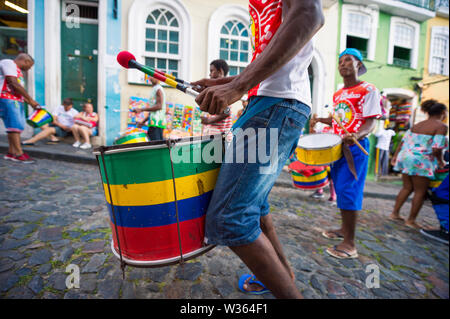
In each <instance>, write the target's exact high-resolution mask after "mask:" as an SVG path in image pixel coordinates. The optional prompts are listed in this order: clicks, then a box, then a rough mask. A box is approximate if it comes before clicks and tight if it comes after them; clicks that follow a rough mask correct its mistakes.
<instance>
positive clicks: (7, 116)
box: [0, 99, 25, 133]
mask: <svg viewBox="0 0 450 319" xmlns="http://www.w3.org/2000/svg"><path fill="white" fill-rule="evenodd" d="M0 117H1V118H2V119H3V123H4V124H5V128H6V132H8V133H21V132H22V131H23V130H24V129H25V109H24V105H23V103H22V102H19V101H15V100H9V99H0Z"/></svg>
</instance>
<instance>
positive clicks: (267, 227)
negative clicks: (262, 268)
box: [243, 214, 295, 291]
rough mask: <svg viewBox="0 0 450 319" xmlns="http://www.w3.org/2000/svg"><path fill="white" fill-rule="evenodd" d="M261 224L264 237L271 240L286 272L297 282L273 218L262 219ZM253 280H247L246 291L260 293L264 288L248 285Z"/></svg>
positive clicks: (268, 215) (268, 216) (244, 286)
mask: <svg viewBox="0 0 450 319" xmlns="http://www.w3.org/2000/svg"><path fill="white" fill-rule="evenodd" d="M260 224H261V230H262V231H263V233H264V235H266V237H267V238H268V239H269V241H270V243H271V244H272V246H273V248H274V249H275V251H276V253H277V255H278V258H279V259H280V261H281V263H282V264H283V266H284V267H285V268H286V271H287V272H288V273H289V276H291V278H292V281H294V282H295V274H294V271H293V270H292V268H291V266H290V265H289V262H288V260H287V258H286V256H285V254H284V251H283V246H282V245H281V243H280V240H279V239H278V235H277V233H276V231H275V227H274V225H273V220H272V216H271V215H270V214H267V215H266V216H263V217H261V219H260ZM250 279H251V278H249V279H247V282H246V283H245V284H244V285H243V288H244V290H248V291H260V290H263V289H264V288H263V287H261V286H260V285H258V284H248V282H249V281H250Z"/></svg>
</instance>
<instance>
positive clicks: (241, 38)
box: [220, 20, 251, 76]
mask: <svg viewBox="0 0 450 319" xmlns="http://www.w3.org/2000/svg"><path fill="white" fill-rule="evenodd" d="M220 59H223V60H225V61H227V63H228V65H229V67H230V72H229V75H230V76H233V75H237V74H239V73H241V72H242V71H243V70H244V69H245V67H246V66H247V65H248V64H249V63H250V60H251V50H250V38H249V31H248V29H247V27H246V26H245V25H244V24H243V23H242V22H240V21H238V20H231V21H227V22H226V23H225V24H224V25H223V27H222V29H221V30H220Z"/></svg>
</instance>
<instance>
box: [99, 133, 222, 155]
mask: <svg viewBox="0 0 450 319" xmlns="http://www.w3.org/2000/svg"><path fill="white" fill-rule="evenodd" d="M219 136H220V138H221V139H223V137H224V135H223V134H218V135H208V136H192V137H184V138H179V139H170V141H173V142H175V145H176V146H183V145H190V144H192V143H193V142H208V141H211V140H214V139H216V138H217V137H219ZM167 141H169V140H164V141H150V142H143V143H133V144H123V145H113V146H106V147H98V148H95V149H94V151H93V152H92V153H93V154H94V155H101V153H102V151H103V153H104V154H116V153H124V152H133V151H143V150H151V149H161V148H168V145H167Z"/></svg>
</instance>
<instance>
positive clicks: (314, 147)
mask: <svg viewBox="0 0 450 319" xmlns="http://www.w3.org/2000/svg"><path fill="white" fill-rule="evenodd" d="M295 155H296V156H297V159H298V160H299V161H300V162H302V163H304V164H307V165H314V166H323V165H328V164H331V163H334V162H336V161H338V160H339V159H341V157H342V138H341V137H340V136H339V135H336V134H331V133H320V134H308V135H303V136H302V137H300V139H299V140H298V146H297V149H296V151H295Z"/></svg>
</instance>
